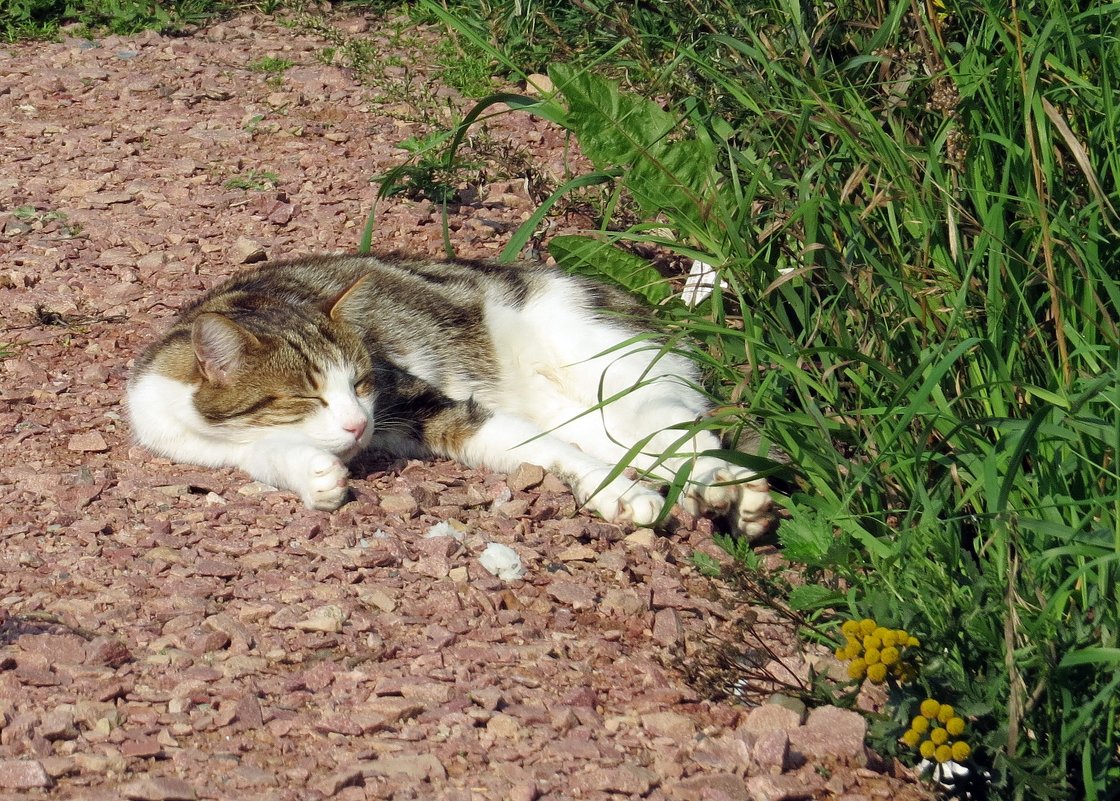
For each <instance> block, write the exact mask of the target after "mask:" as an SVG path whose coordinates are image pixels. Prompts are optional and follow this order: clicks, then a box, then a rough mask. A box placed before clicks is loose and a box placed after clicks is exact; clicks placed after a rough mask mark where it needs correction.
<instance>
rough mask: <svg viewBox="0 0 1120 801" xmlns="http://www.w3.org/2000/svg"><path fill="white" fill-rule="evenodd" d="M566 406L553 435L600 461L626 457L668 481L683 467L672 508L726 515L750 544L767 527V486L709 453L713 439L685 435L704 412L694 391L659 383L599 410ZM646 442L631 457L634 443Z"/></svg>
mask: <svg viewBox="0 0 1120 801" xmlns="http://www.w3.org/2000/svg"><path fill="white" fill-rule="evenodd" d="M575 409H576V407H575V405H574V404H572V405H571V406H570V407H569V408H568V409H567V410H566V411H567V412H568V417H567V418H566V419H565V420H564V421H562V422H558V423H557V424H556V425H555V427H554V430H553V433H554V434H555V435H556V436H558V437H560V438H562V439H564V440H566V441H569V442H573V443H576V444H578V445H579V446H580V447H581V448H582V449H583V450H585V451H587V452H588V453H590V454H593V455H595V456H597V457H599V458H601V459H603V460H604V461H607V462H609V463H612V464H617V463H618V462H619V461H620V460H622V459H624V458H629V461H630V464H631V465H632V466H633V467H635V468H636V469H638V470H640V471H642V472H644V473H647V474H649V475H651V476H653V477H655V478H657V479H660V480H661V481H665V482H668V481H671V480H673V479H674V477H675V476H677V475H678V474H679V473H680V472H681V470H682V469H684V470H687V472H688V480H687V483H686V484H685V486H684V487H683V489H682V492H681V495H680V497H679V500H678V503H679V504H680V506H681V507H682V508H683V509H685V510H686V511H688V512H689V513H690V514H696V515H699V514H713V515H718V516H721V517H725V518H726V519H727V521H728V523H729V525H730V526H731V528H732V531H733V533H736V534H740V535H743V536H745V537H747V538H748V539H755V538H756V537H758V536H760V535H762V534H764V533H765V532H766V531H767V530H768V529H769V527H770V524H771V515H770V514H769V511H770V507H771V499H770V488H769V485H768V484H767V482H766V479H765V478H759V477H757V476H756V475H755V474H754V473H752V472H751V471H750V470H747V469H745V468H742V467H739V466H737V465H733V464H731V463H730V462H728V461H726V460H724V459H720V458H719V457H716V456H705V455H702V454H704V453H706V452H711V451H717V450H720V449H721V443H720V440H719V437H718V436H716V434H715V433H713V432H711V431H707V430H700V431H695V432H693V433H691V434H690V433H689V432H688V428H687V427H688V426H689V425H691V424H693V423H694V421H695V420H696V419H697V418H698V417H700V416H701V415H702V414H704V413H705V412H706V409H707V406H706V401H705V400H704V398H703V397H702V396H701V395H700V393H698V392H696V391H695V390H693V389H692V388H691V387H688V386H686V385H684V384H681V383H680V382H678V381H675V380H672V379H667V378H663V379H660V380H657V381H653V382H652V383H649V384H647V385H645V386H642V387H639V388H637V389H635V390H634V391H633V392H631V393H629V394H628V395H626V396H625V397H622V398H619V399H618V400H617V401H615V402H613V403H608V404H606V405H604V406H603V407H602V408H600V409H594V410H592V411H587V412H583V413H581V412H579V411H576V410H575ZM640 442H645V444H644V445H643V446H642V448H641V449H640V450H639V451H637V452H632V449H633V446H635V445H637V444H638V443H640Z"/></svg>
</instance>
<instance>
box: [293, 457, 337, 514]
mask: <svg viewBox="0 0 1120 801" xmlns="http://www.w3.org/2000/svg"><path fill="white" fill-rule="evenodd" d="M305 464H306V467H305V469H306V471H307V479H306V481H305V482H304V483H303V485H302V487H301V488H300V490H299V494H300V498H302V499H303V504H304V506H306V507H307V508H308V509H322V510H324V511H328V512H329V511H331V510H333V509H337V508H338V507H340V506H342V504H343V502H345V500H346V498H347V495H348V494H349V489H348V488H347V485H346V478H347V476H348V475H349V471H347V469H346V465H344V464H343V463H342V460H341V459H339V458H338V457H337V456H335V455H333V454H330V453H327V452H325V451H316V452H315V453H314V454H312V455H311V456H310V457H309V458H308V459H307V461H306V463H305Z"/></svg>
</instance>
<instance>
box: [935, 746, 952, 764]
mask: <svg viewBox="0 0 1120 801" xmlns="http://www.w3.org/2000/svg"><path fill="white" fill-rule="evenodd" d="M933 758H934V759H936V760H937V761H938V762H948V761H949V760H950V759H952V758H953V749H952V748H950V747H949V746H947V745H939V746H937V749H936V750H935V751H934V752H933Z"/></svg>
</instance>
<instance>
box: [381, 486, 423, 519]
mask: <svg viewBox="0 0 1120 801" xmlns="http://www.w3.org/2000/svg"><path fill="white" fill-rule="evenodd" d="M378 503H379V504H380V506H381V508H382V509H384V510H385V511H386V512H388V513H389V514H391V515H400V516H401V517H404V518H409V517H412V516H413V515H414V514H416V510H417V509H419V508H420V507H419V504H417V503H416V499H415V498H413V497H412V495H410V494H409V493H407V492H404V493H397V494H394V495H382V496H381V500H380V501H379V502H378Z"/></svg>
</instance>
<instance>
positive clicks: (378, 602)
mask: <svg viewBox="0 0 1120 801" xmlns="http://www.w3.org/2000/svg"><path fill="white" fill-rule="evenodd" d="M358 600H359V601H361V602H362V603H363V604H365V605H366V606H369V607H376V608H378V609H380V610H381V611H382V612H392V611H393V610H394V609H396V608H397V602H396V601H394V600H393V599H392V598H390V597H389V595H388V593H386V592H385V591H384V590H379V589H372V590H370V591H369V592H363V593H362V594H361V595H359V596H358Z"/></svg>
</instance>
